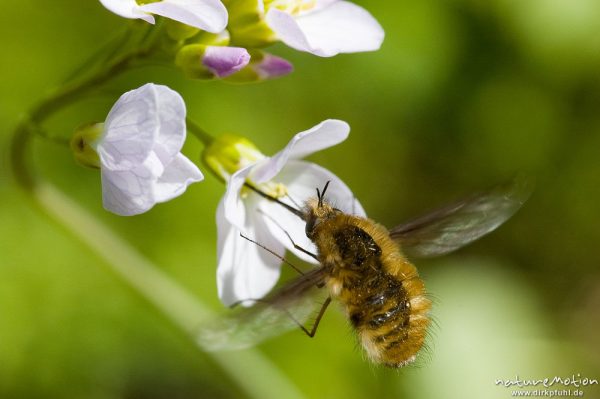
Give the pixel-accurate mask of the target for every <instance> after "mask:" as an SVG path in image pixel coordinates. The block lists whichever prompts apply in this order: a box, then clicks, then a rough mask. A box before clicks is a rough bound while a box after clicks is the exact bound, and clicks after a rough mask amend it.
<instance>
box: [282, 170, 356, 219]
mask: <svg viewBox="0 0 600 399" xmlns="http://www.w3.org/2000/svg"><path fill="white" fill-rule="evenodd" d="M278 180H279V181H281V182H282V183H283V184H285V185H286V187H287V188H288V192H289V195H290V196H291V197H292V198H293V199H294V201H296V202H298V200H300V201H306V200H307V199H308V198H311V197H316V196H317V188H318V189H319V190H320V191H323V187H324V186H325V184H326V183H327V182H329V186H328V187H327V192H326V193H325V200H326V201H327V202H329V203H330V204H332V205H333V206H334V207H335V208H337V209H339V210H341V211H343V212H345V213H349V214H351V215H356V216H361V217H365V216H366V213H365V210H364V209H363V207H362V205H361V204H360V202H359V201H358V200H357V199H356V197H355V196H354V194H353V193H352V190H350V188H349V187H348V186H347V185H346V184H345V183H344V182H343V181H342V180H341V179H340V178H339V177H337V176H336V175H334V174H333V173H332V172H331V171H329V170H327V169H325V168H323V167H321V166H319V165H317V164H315V163H312V162H306V161H301V160H295V161H290V162H288V164H287V165H286V166H285V168H283V170H282V171H281V173H280V174H279V176H278Z"/></svg>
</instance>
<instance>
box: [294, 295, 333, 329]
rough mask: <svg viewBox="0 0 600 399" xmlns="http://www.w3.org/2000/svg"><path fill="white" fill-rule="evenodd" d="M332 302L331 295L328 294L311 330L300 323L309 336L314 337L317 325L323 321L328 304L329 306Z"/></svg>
mask: <svg viewBox="0 0 600 399" xmlns="http://www.w3.org/2000/svg"><path fill="white" fill-rule="evenodd" d="M330 303H331V297H330V296H328V297H327V299H325V302H323V306H321V310H319V314H318V315H317V318H316V319H315V324H313V326H312V329H311V330H310V331H308V330H307V329H306V327H304V326H303V325H300V328H302V331H304V332H305V333H306V335H308V336H309V337H311V338H312V337H314V336H315V334H316V332H317V327H319V322H320V321H321V318H323V315H324V314H325V311H326V310H327V306H329V304H330Z"/></svg>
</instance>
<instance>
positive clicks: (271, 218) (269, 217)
mask: <svg viewBox="0 0 600 399" xmlns="http://www.w3.org/2000/svg"><path fill="white" fill-rule="evenodd" d="M258 212H260V213H262V214H263V215H265V217H267V218H268V219H269V220H270V221H271V222H273V223H274V224H275V226H277V227H279V228H280V229H281V231H283V233H284V234H285V235H286V237H287V238H288V239H289V240H290V242H291V243H292V245H293V246H294V248H296V249H297V250H298V251H300V252H303V253H305V254H306V255H308V256H310V257H311V258H313V259H314V260H316V261H318V260H319V258H318V257H317V255H315V254H313V253H312V252H310V251H309V250H307V249H304V248H302V247H301V246H300V245H298V244H296V243H295V242H294V239H293V238H292V236H291V235H290V233H288V232H287V230H285V229H284V228H283V226H282V225H280V224H279V223H278V222H277V221H276V220H275V219H273V217H271V216H270V215H267V214H266V213H265V212H264V211H262V210H261V209H259V210H258Z"/></svg>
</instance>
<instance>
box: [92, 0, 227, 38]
mask: <svg viewBox="0 0 600 399" xmlns="http://www.w3.org/2000/svg"><path fill="white" fill-rule="evenodd" d="M100 2H101V3H102V5H103V6H104V7H106V8H107V9H108V10H110V11H112V12H114V13H115V14H117V15H120V16H122V17H124V18H131V19H143V20H144V21H146V22H149V23H151V24H153V23H154V17H153V16H152V15H151V14H157V15H162V16H163V17H166V18H170V19H173V20H175V21H178V22H181V23H184V24H186V25H189V26H193V27H195V28H198V29H203V30H205V31H208V32H213V33H218V32H221V31H222V30H223V29H225V26H226V25H227V9H226V8H225V6H224V5H223V3H221V1H219V0H162V1H158V2H152V3H146V4H138V3H137V2H136V0H100Z"/></svg>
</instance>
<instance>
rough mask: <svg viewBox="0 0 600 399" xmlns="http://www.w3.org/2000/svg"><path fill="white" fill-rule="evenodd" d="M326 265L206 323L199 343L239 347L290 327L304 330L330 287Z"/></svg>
mask: <svg viewBox="0 0 600 399" xmlns="http://www.w3.org/2000/svg"><path fill="white" fill-rule="evenodd" d="M324 275H325V274H324V271H323V268H321V267H319V268H315V269H312V270H311V271H309V272H307V273H305V274H304V275H302V276H300V277H298V278H296V279H294V280H292V281H290V282H289V283H288V284H286V285H284V286H283V287H281V288H280V289H279V290H277V291H275V292H274V293H273V294H271V295H269V296H267V297H266V298H264V299H261V300H260V301H258V302H256V303H255V304H254V305H253V306H251V307H247V308H241V307H238V308H236V309H233V310H231V311H230V312H229V313H227V314H224V315H222V316H219V317H216V318H215V319H213V320H210V321H208V322H207V323H205V324H204V325H202V326H201V327H200V328H199V330H198V334H197V341H198V343H199V344H200V345H201V346H202V347H203V348H204V349H205V350H207V351H219V350H235V349H243V348H247V347H249V346H253V345H256V344H257V343H259V342H261V341H264V340H266V339H268V338H271V337H274V336H277V335H279V334H282V333H284V332H286V331H289V330H294V329H297V330H300V327H299V326H298V323H300V324H305V323H306V322H307V321H308V320H309V319H310V317H311V316H313V315H315V314H316V313H317V311H318V309H319V308H320V307H321V305H322V303H323V300H324V298H325V297H326V296H327V294H328V293H327V290H325V289H323V288H319V287H318V286H321V284H322V283H323V281H324Z"/></svg>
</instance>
